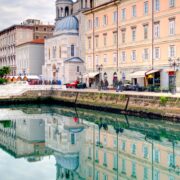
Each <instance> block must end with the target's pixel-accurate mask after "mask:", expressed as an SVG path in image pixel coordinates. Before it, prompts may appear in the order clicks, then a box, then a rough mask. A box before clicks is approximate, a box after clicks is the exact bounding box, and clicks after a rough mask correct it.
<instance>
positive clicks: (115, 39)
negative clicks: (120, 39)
mask: <svg viewBox="0 0 180 180" xmlns="http://www.w3.org/2000/svg"><path fill="white" fill-rule="evenodd" d="M113 44H114V45H117V32H113Z"/></svg>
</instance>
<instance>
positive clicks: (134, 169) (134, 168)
mask: <svg viewBox="0 0 180 180" xmlns="http://www.w3.org/2000/svg"><path fill="white" fill-rule="evenodd" d="M131 176H132V177H136V163H135V162H132V173H131Z"/></svg>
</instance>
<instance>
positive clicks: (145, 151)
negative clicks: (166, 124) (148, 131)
mask: <svg viewBox="0 0 180 180" xmlns="http://www.w3.org/2000/svg"><path fill="white" fill-rule="evenodd" d="M143 157H144V158H148V147H147V146H143Z"/></svg>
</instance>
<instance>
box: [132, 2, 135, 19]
mask: <svg viewBox="0 0 180 180" xmlns="http://www.w3.org/2000/svg"><path fill="white" fill-rule="evenodd" d="M132 17H136V5H134V6H132Z"/></svg>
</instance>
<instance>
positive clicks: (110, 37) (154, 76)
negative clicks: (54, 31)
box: [84, 0, 180, 90]
mask: <svg viewBox="0 0 180 180" xmlns="http://www.w3.org/2000/svg"><path fill="white" fill-rule="evenodd" d="M153 7H154V11H153V12H154V13H152V0H136V1H135V0H121V1H120V0H115V1H113V0H101V1H99V0H95V1H94V7H93V8H92V9H91V10H87V11H85V12H84V14H85V15H86V68H87V70H88V71H89V72H97V68H96V65H101V64H102V65H103V69H102V78H103V75H104V73H107V78H108V80H109V83H110V85H111V84H113V78H114V77H116V74H117V76H118V79H119V80H121V79H122V80H131V81H133V83H134V84H137V83H138V84H139V85H140V86H147V85H151V84H154V85H156V86H158V87H160V88H161V89H168V88H169V86H171V85H172V84H173V80H174V75H175V74H176V75H177V79H176V86H177V90H180V71H179V70H178V68H176V70H177V71H176V72H174V68H172V67H170V64H169V62H168V59H169V58H172V59H177V58H179V57H180V28H179V27H180V24H179V23H180V22H179V21H178V19H180V14H179V11H180V1H175V0H155V1H154V6H153ZM152 30H153V33H152ZM152 34H154V36H153V38H152ZM152 54H154V56H152ZM113 76H114V77H113Z"/></svg>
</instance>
